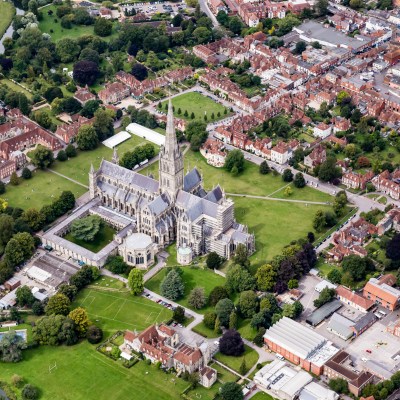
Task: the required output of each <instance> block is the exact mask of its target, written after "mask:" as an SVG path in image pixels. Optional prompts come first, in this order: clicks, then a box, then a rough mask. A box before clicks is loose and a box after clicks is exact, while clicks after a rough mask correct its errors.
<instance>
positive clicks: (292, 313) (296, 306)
mask: <svg viewBox="0 0 400 400" xmlns="http://www.w3.org/2000/svg"><path fill="white" fill-rule="evenodd" d="M303 310H304V307H303V305H302V304H301V303H300V302H299V301H295V302H294V303H293V304H285V305H284V306H283V312H282V315H283V316H284V317H288V318H292V319H295V318H297V317H298V316H299V315H300V314H301V313H302V312H303Z"/></svg>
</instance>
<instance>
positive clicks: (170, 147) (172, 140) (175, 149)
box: [164, 98, 179, 155]
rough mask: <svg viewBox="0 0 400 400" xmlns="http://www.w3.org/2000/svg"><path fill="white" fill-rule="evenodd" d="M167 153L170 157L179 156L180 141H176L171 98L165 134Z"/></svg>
mask: <svg viewBox="0 0 400 400" xmlns="http://www.w3.org/2000/svg"><path fill="white" fill-rule="evenodd" d="M164 148H165V152H166V153H168V154H169V155H173V154H179V146H178V141H177V140H176V132H175V124H174V111H173V108H172V101H171V98H170V99H169V100H168V116H167V127H166V134H165V145H164Z"/></svg>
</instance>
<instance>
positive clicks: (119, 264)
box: [106, 256, 129, 274]
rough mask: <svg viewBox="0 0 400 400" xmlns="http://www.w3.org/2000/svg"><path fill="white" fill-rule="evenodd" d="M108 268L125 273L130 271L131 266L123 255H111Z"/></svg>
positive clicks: (114, 271) (115, 272) (113, 271)
mask: <svg viewBox="0 0 400 400" xmlns="http://www.w3.org/2000/svg"><path fill="white" fill-rule="evenodd" d="M106 268H107V269H108V270H109V271H111V272H112V273H114V274H123V273H125V272H126V271H128V269H129V266H128V264H127V263H126V262H125V261H124V259H123V258H122V257H121V256H109V257H108V259H107V263H106Z"/></svg>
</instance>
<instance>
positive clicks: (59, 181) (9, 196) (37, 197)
mask: <svg viewBox="0 0 400 400" xmlns="http://www.w3.org/2000/svg"><path fill="white" fill-rule="evenodd" d="M65 190H70V191H71V192H72V193H73V194H74V196H75V198H78V197H80V196H82V194H83V193H85V192H86V191H87V189H85V188H84V187H83V186H81V185H78V184H76V183H74V182H71V181H69V180H67V179H65V178H63V177H61V176H58V175H56V174H53V173H51V172H49V171H41V170H36V172H33V174H32V178H31V179H29V180H24V179H21V183H20V184H19V185H18V186H12V185H10V184H8V185H7V187H6V193H4V194H2V195H1V197H2V198H4V199H6V200H7V201H8V204H9V205H10V206H12V207H20V208H22V209H28V208H32V207H34V208H37V209H40V208H42V206H44V205H46V204H51V203H52V201H53V200H56V199H57V198H58V197H59V196H60V194H61V192H62V191H65Z"/></svg>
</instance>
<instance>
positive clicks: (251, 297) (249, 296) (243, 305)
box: [239, 290, 258, 318]
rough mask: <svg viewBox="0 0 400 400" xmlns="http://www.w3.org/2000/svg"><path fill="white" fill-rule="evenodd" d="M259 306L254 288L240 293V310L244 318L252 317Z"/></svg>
mask: <svg viewBox="0 0 400 400" xmlns="http://www.w3.org/2000/svg"><path fill="white" fill-rule="evenodd" d="M257 308H258V297H257V295H256V294H255V293H254V292H253V291H252V290H246V291H244V292H242V293H240V297H239V310H240V313H241V314H242V316H243V317H244V318H251V317H252V316H253V315H254V314H255V313H256V312H257Z"/></svg>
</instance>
